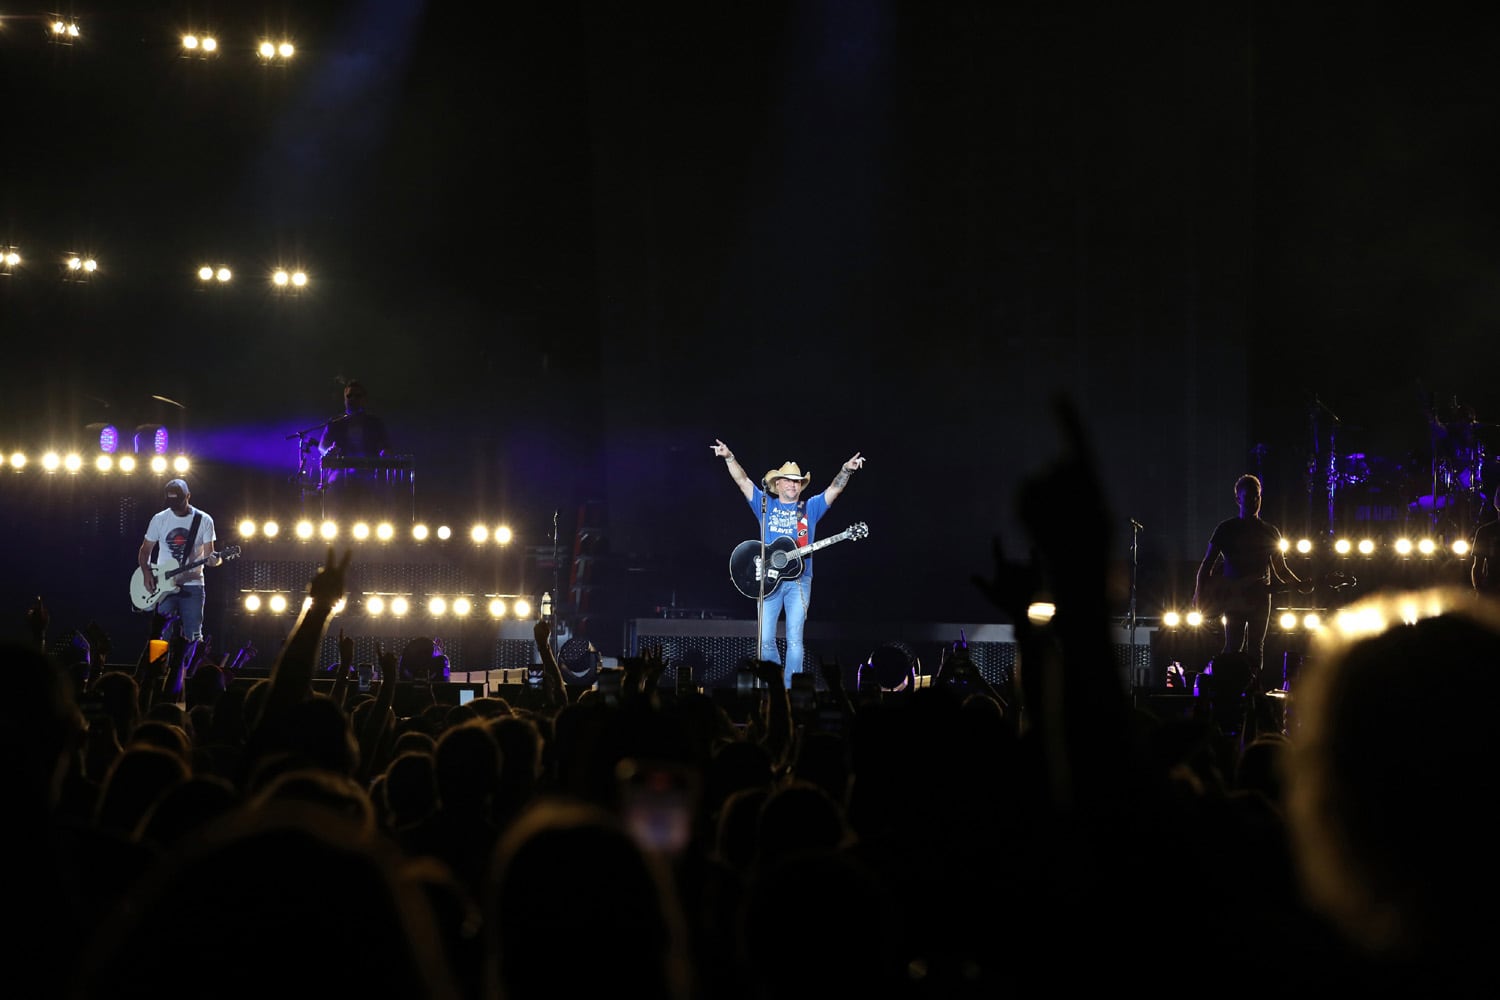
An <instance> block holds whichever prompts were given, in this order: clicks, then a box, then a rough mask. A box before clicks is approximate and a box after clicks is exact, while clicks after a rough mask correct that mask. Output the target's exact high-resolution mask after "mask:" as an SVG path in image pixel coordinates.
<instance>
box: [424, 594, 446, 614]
mask: <svg viewBox="0 0 1500 1000" xmlns="http://www.w3.org/2000/svg"><path fill="white" fill-rule="evenodd" d="M427 613H428V614H429V615H432V617H434V618H441V617H443V615H446V614H447V613H448V602H447V601H445V600H443V599H442V598H441V597H433V598H431V599H429V600H428V602H427Z"/></svg>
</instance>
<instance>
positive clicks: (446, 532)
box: [437, 524, 453, 542]
mask: <svg viewBox="0 0 1500 1000" xmlns="http://www.w3.org/2000/svg"><path fill="white" fill-rule="evenodd" d="M437 536H438V541H440V542H446V541H447V540H448V539H450V538H452V537H453V529H452V528H450V527H448V526H447V525H446V524H442V525H439V526H438V530H437Z"/></svg>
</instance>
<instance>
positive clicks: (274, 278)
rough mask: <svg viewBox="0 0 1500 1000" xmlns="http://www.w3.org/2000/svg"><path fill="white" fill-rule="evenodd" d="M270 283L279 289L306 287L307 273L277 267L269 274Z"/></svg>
mask: <svg viewBox="0 0 1500 1000" xmlns="http://www.w3.org/2000/svg"><path fill="white" fill-rule="evenodd" d="M271 283H272V284H274V285H275V286H276V287H277V288H279V289H283V290H285V289H290V288H295V289H302V288H306V287H307V275H306V274H304V273H303V272H301V271H287V270H284V269H282V268H277V269H276V271H275V272H274V273H272V275H271Z"/></svg>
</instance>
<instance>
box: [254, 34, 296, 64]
mask: <svg viewBox="0 0 1500 1000" xmlns="http://www.w3.org/2000/svg"><path fill="white" fill-rule="evenodd" d="M255 51H256V53H257V54H258V55H259V56H260V58H261V61H262V62H266V63H271V62H281V63H284V62H286V61H288V60H289V59H291V58H292V56H294V55H296V54H297V49H296V47H295V46H293V45H292V43H291V42H272V41H270V40H268V39H267V40H263V41H262V42H261V43H260V45H259V46H258V47H257V48H256V50H255Z"/></svg>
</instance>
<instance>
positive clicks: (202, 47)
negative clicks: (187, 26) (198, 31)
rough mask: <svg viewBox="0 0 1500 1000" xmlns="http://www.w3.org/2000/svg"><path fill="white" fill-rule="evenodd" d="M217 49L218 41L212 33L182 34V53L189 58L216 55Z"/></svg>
mask: <svg viewBox="0 0 1500 1000" xmlns="http://www.w3.org/2000/svg"><path fill="white" fill-rule="evenodd" d="M218 51H219V41H218V39H216V38H214V36H212V35H202V36H199V35H193V34H187V35H183V36H182V54H183V55H184V56H186V57H188V58H191V59H204V58H206V57H208V56H212V55H216V54H217V53H218Z"/></svg>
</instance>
